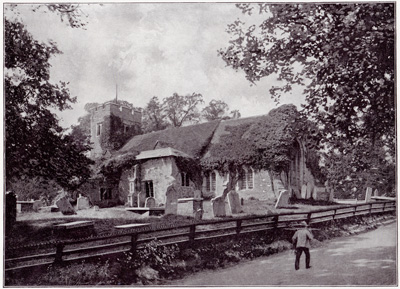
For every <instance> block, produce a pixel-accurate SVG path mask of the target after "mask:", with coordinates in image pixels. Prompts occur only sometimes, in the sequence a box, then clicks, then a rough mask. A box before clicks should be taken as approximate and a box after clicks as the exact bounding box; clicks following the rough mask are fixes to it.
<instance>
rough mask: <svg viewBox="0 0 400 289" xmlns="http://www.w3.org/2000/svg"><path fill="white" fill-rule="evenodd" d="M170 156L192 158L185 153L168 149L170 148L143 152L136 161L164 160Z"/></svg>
mask: <svg viewBox="0 0 400 289" xmlns="http://www.w3.org/2000/svg"><path fill="white" fill-rule="evenodd" d="M169 156H175V157H185V158H190V156H189V155H187V154H185V153H184V152H181V151H179V150H176V149H173V148H170V147H168V148H161V149H155V150H149V151H142V152H140V154H138V155H137V156H136V159H137V160H144V159H155V158H162V157H169Z"/></svg>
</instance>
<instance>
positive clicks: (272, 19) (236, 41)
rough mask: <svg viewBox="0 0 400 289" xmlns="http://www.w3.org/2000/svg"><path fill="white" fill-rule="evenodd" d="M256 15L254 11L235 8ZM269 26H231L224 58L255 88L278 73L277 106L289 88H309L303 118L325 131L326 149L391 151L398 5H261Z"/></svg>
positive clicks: (274, 94) (274, 91)
mask: <svg viewBox="0 0 400 289" xmlns="http://www.w3.org/2000/svg"><path fill="white" fill-rule="evenodd" d="M238 7H239V8H240V9H242V11H243V12H244V13H248V14H250V15H251V13H253V11H254V10H255V6H252V5H251V4H240V5H238ZM258 8H259V12H260V13H261V14H266V18H265V20H264V21H263V22H262V23H261V24H260V25H259V26H258V27H256V26H255V25H252V26H250V27H248V28H247V29H246V28H245V27H244V23H243V22H241V21H239V20H238V21H236V22H234V23H233V24H230V25H229V26H228V33H230V34H231V35H232V40H231V41H230V45H229V47H228V48H226V49H224V50H220V51H219V54H220V56H221V57H222V58H223V59H224V60H225V61H226V63H227V64H228V65H230V66H231V67H233V68H234V69H241V70H243V71H244V72H245V73H246V78H247V79H248V80H249V81H250V82H252V83H255V82H257V81H258V80H260V79H261V78H263V77H266V76H269V75H271V74H277V75H278V79H279V80H281V81H282V82H283V84H282V86H280V87H273V88H272V89H271V94H272V97H273V98H275V99H276V100H277V101H279V96H280V94H281V93H282V92H287V91H290V90H291V87H292V85H294V84H301V85H306V84H307V81H309V84H308V85H307V88H306V89H305V94H306V102H307V104H306V105H305V112H306V113H307V114H308V115H309V116H310V117H312V118H313V119H315V120H316V121H317V122H318V124H319V125H320V127H321V129H323V131H324V134H323V135H324V139H325V140H326V141H327V142H329V145H331V146H333V147H338V148H340V147H341V145H342V144H343V143H345V142H348V143H353V142H354V141H357V140H358V139H359V138H368V139H369V140H370V144H371V145H372V146H374V144H375V143H376V142H377V141H378V140H381V141H383V142H384V145H385V146H386V147H387V148H389V150H390V151H393V149H392V148H393V147H394V140H395V109H394V108H395V105H394V43H395V42H394V4H393V3H354V4H350V3H343V4H316V3H301V4H300V3H299V4H297V3H292V4H260V5H259V6H258Z"/></svg>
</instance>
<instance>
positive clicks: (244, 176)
mask: <svg viewBox="0 0 400 289" xmlns="http://www.w3.org/2000/svg"><path fill="white" fill-rule="evenodd" d="M238 188H239V190H246V189H249V190H251V189H253V188H254V171H253V169H252V168H249V169H242V170H241V171H239V181H238Z"/></svg>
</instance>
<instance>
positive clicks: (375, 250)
mask: <svg viewBox="0 0 400 289" xmlns="http://www.w3.org/2000/svg"><path fill="white" fill-rule="evenodd" d="M396 239H397V224H396V223H392V224H388V225H385V226H381V227H379V228H378V229H376V230H373V231H369V232H366V233H362V234H359V235H355V236H349V237H342V238H337V239H333V240H331V241H326V242H324V243H323V245H322V247H319V248H314V249H311V265H312V268H311V269H305V264H304V263H305V260H304V258H305V257H304V254H303V256H302V259H301V265H300V270H298V271H296V270H295V269H294V254H293V251H286V252H283V253H279V254H276V255H272V256H269V257H263V258H258V259H256V260H253V261H248V262H244V263H240V264H237V265H234V266H232V267H230V268H225V269H218V270H215V271H206V272H201V273H198V274H195V275H191V276H189V277H187V278H185V279H183V280H176V281H175V282H174V283H173V284H171V285H186V286H199V285H210V286H212V285H231V286H232V285H241V286H245V285H248V286H251V285H396V284H397V282H398V281H397V278H396V276H397V274H396V264H397V262H396Z"/></svg>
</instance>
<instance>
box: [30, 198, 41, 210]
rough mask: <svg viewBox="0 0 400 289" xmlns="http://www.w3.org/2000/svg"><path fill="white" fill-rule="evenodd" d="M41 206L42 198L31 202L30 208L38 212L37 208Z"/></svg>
mask: <svg viewBox="0 0 400 289" xmlns="http://www.w3.org/2000/svg"><path fill="white" fill-rule="evenodd" d="M41 207H43V201H42V200H36V201H34V202H33V205H32V208H33V211H34V212H39V209H40V208H41Z"/></svg>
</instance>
